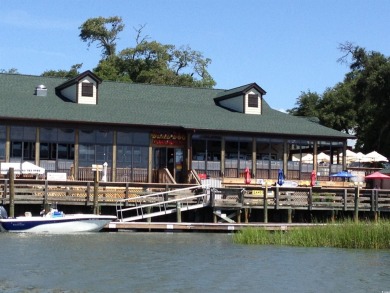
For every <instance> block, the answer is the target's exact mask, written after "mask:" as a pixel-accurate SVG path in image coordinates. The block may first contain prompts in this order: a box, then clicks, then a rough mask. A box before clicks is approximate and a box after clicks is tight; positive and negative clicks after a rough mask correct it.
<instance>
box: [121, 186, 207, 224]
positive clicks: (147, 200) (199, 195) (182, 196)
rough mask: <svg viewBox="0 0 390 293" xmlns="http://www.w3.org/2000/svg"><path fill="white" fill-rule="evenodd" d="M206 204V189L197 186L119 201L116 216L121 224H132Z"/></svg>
mask: <svg viewBox="0 0 390 293" xmlns="http://www.w3.org/2000/svg"><path fill="white" fill-rule="evenodd" d="M208 204H209V203H208V196H207V188H206V186H203V185H199V186H191V187H186V188H180V189H174V190H169V191H163V192H156V193H151V194H146V195H140V196H137V197H132V198H126V199H120V200H118V201H117V202H116V214H117V218H118V219H119V221H121V222H133V221H137V220H142V219H147V218H152V217H157V216H162V215H169V214H172V213H177V212H182V211H189V210H194V209H199V208H203V207H205V206H207V205H208Z"/></svg>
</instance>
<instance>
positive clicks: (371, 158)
mask: <svg viewBox="0 0 390 293" xmlns="http://www.w3.org/2000/svg"><path fill="white" fill-rule="evenodd" d="M363 159H364V161H365V162H388V161H389V160H388V159H387V158H386V157H385V156H383V155H381V154H380V153H378V152H376V151H372V152H371V153H368V154H366V155H365V156H364V158H363Z"/></svg>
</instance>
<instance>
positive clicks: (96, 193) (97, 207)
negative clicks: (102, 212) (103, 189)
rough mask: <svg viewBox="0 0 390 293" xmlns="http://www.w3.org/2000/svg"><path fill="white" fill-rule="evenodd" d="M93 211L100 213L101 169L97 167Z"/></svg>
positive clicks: (96, 213)
mask: <svg viewBox="0 0 390 293" xmlns="http://www.w3.org/2000/svg"><path fill="white" fill-rule="evenodd" d="M93 213H94V214H95V215H98V214H99V171H98V168H96V171H95V177H94V180H93Z"/></svg>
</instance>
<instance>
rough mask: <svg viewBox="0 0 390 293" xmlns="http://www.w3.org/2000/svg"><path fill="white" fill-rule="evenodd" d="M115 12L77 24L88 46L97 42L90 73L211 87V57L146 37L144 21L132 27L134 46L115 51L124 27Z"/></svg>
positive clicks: (160, 82) (107, 77) (136, 79)
mask: <svg viewBox="0 0 390 293" xmlns="http://www.w3.org/2000/svg"><path fill="white" fill-rule="evenodd" d="M124 27H125V26H124V24H123V23H122V19H121V18H120V17H118V16H113V17H109V18H103V17H98V18H91V19H88V20H87V21H86V22H84V23H83V24H82V25H81V26H80V30H81V32H80V38H81V39H82V40H83V41H85V42H88V46H90V45H91V44H92V43H94V42H97V43H98V44H97V47H99V48H102V56H103V59H101V60H100V61H99V63H98V65H97V67H96V68H94V73H96V74H97V75H98V76H99V77H100V78H102V79H103V80H114V81H131V82H138V83H152V84H168V85H178V86H192V87H213V86H214V85H215V81H214V80H213V78H212V77H211V75H210V74H209V73H208V71H207V67H208V65H210V63H211V59H209V58H205V57H204V56H203V54H202V53H200V52H199V51H195V50H192V49H191V48H190V47H189V46H186V47H180V48H178V49H177V48H176V47H175V46H174V45H171V44H161V43H159V42H157V41H148V39H149V36H143V34H142V31H143V29H144V28H145V25H141V26H139V27H138V28H135V31H136V38H135V46H134V47H128V48H125V49H123V50H121V51H120V52H119V53H118V52H116V47H117V44H116V41H117V39H118V34H119V33H120V32H121V31H122V30H123V29H124Z"/></svg>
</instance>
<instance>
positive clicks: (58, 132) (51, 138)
mask: <svg viewBox="0 0 390 293" xmlns="http://www.w3.org/2000/svg"><path fill="white" fill-rule="evenodd" d="M39 155H40V160H58V159H61V160H73V159H74V130H73V129H57V128H41V129H40V150H39Z"/></svg>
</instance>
